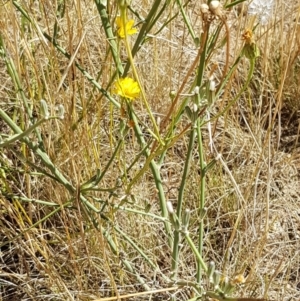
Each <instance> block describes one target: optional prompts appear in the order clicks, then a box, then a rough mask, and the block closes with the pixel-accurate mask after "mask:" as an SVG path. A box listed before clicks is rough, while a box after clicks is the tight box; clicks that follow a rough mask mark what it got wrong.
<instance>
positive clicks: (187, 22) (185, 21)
mask: <svg viewBox="0 0 300 301" xmlns="http://www.w3.org/2000/svg"><path fill="white" fill-rule="evenodd" d="M176 2H177V4H178V6H179V9H180V12H181V15H182V18H183V21H184V23H185V25H186V26H187V28H188V31H189V33H190V35H191V36H192V38H193V40H194V41H195V42H196V35H195V32H194V30H193V27H192V25H191V22H190V20H189V18H188V16H187V14H186V13H185V10H184V9H183V6H182V3H181V0H176ZM198 43H199V39H198Z"/></svg>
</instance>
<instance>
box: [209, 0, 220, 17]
mask: <svg viewBox="0 0 300 301" xmlns="http://www.w3.org/2000/svg"><path fill="white" fill-rule="evenodd" d="M209 10H210V11H211V12H212V14H213V15H215V16H218V17H221V15H222V7H221V4H220V2H219V1H216V0H214V1H211V2H210V3H209Z"/></svg>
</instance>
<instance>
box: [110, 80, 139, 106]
mask: <svg viewBox="0 0 300 301" xmlns="http://www.w3.org/2000/svg"><path fill="white" fill-rule="evenodd" d="M113 92H114V93H115V94H117V95H120V96H122V97H125V98H128V99H131V100H133V99H135V98H137V97H138V96H139V94H140V92H141V90H140V87H139V84H138V83H137V82H136V81H134V80H133V79H132V78H129V77H125V78H120V79H119V80H118V81H117V82H116V83H115V87H114V90H113Z"/></svg>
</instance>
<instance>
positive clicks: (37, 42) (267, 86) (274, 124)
mask: <svg viewBox="0 0 300 301" xmlns="http://www.w3.org/2000/svg"><path fill="white" fill-rule="evenodd" d="M62 2H64V1H62ZM151 4H152V3H151V1H145V0H139V1H138V0H136V1H133V3H132V5H131V6H132V7H133V8H134V9H135V10H136V11H137V12H138V13H139V14H140V16H144V15H145V14H146V12H147V11H148V8H149V7H150V6H151ZM20 5H21V6H22V7H23V8H24V9H25V10H26V11H27V12H28V14H29V15H30V17H31V18H32V20H34V22H35V23H36V25H37V28H38V29H37V28H35V27H34V26H33V24H32V23H30V22H28V21H27V20H26V19H25V18H24V17H22V16H21V14H20V12H19V11H18V10H17V9H16V7H15V6H14V5H13V3H12V2H11V1H9V2H5V3H3V5H2V6H1V7H0V20H2V21H1V22H0V26H1V36H2V39H3V41H4V44H5V47H6V49H7V52H8V54H9V58H10V59H11V60H12V61H13V62H14V64H15V66H16V70H17V74H18V75H19V77H20V79H21V82H22V87H23V90H24V92H25V95H26V97H27V99H28V104H29V106H30V108H31V109H32V110H33V112H34V114H35V115H36V116H39V115H40V113H39V112H40V99H42V98H43V99H45V100H46V102H47V104H48V107H49V110H50V111H51V113H52V114H55V112H56V107H57V105H59V104H63V106H64V108H65V118H64V120H57V119H55V120H49V121H47V122H46V123H43V125H42V126H41V128H40V131H41V133H42V141H43V143H44V147H45V151H46V153H47V154H48V155H49V157H50V158H51V160H52V162H54V164H55V166H56V167H57V168H58V169H59V170H60V172H61V173H62V174H63V175H64V176H65V177H66V179H67V180H68V181H69V182H70V183H71V184H72V185H73V187H75V192H74V193H73V194H72V193H71V192H70V191H69V190H68V189H66V187H65V186H64V185H62V184H61V183H59V182H57V181H55V180H54V179H52V178H51V177H49V176H45V175H43V174H42V173H43V172H45V170H47V171H48V173H50V172H49V170H48V169H47V168H45V167H43V165H42V164H41V161H40V159H39V157H38V156H36V155H35V154H34V153H33V152H32V150H30V149H29V148H27V147H25V146H24V144H23V143H20V142H15V143H14V144H12V145H10V146H9V147H6V148H1V153H0V171H1V180H0V183H1V185H0V187H1V190H0V201H1V230H0V233H1V234H0V243H1V252H0V259H1V261H0V298H2V300H95V299H97V298H103V297H109V296H112V295H117V296H119V295H126V294H129V293H135V292H143V291H146V290H155V289H159V288H167V287H169V286H170V283H169V282H168V278H169V277H170V273H171V253H172V250H171V249H170V247H169V246H168V238H167V234H166V232H165V228H164V225H163V222H162V218H161V215H160V206H159V200H158V196H157V189H156V186H155V182H154V178H153V174H152V173H151V171H150V170H147V172H145V173H144V174H143V175H142V177H141V178H139V179H138V181H137V182H136V183H135V185H134V186H133V188H132V190H131V194H130V196H127V199H126V202H125V203H124V204H122V206H123V207H126V208H125V209H126V210H125V209H124V210H120V209H119V210H117V208H116V206H118V205H119V204H120V203H122V200H123V199H124V196H125V195H126V191H125V190H126V187H127V185H128V184H129V183H130V181H131V180H132V179H133V178H134V176H135V175H136V174H137V173H138V172H139V170H140V169H141V168H142V167H143V166H144V164H145V158H144V157H143V156H138V154H139V152H140V151H141V149H140V146H139V144H138V142H137V140H136V138H135V135H134V132H133V130H132V129H130V130H129V135H128V136H127V137H126V140H125V141H124V143H123V144H122V145H121V147H120V150H119V152H118V154H117V156H116V158H115V160H113V163H112V164H111V165H110V166H109V169H108V171H107V172H106V174H105V177H104V178H103V180H102V181H101V185H100V188H101V191H89V192H87V193H86V195H85V197H86V198H87V200H88V201H90V202H91V203H92V204H93V205H94V206H95V207H97V208H103V207H102V206H104V205H105V206H106V207H105V208H104V209H103V211H102V213H101V215H100V214H96V213H93V212H92V211H89V210H88V209H87V208H86V207H85V206H84V205H83V204H82V203H81V201H80V199H79V197H78V194H79V193H80V185H81V184H82V183H84V182H86V181H87V180H88V179H90V178H91V177H92V176H93V175H95V174H96V172H97V169H100V170H101V171H103V170H104V169H105V167H106V165H107V164H108V161H109V159H110V158H111V156H112V154H113V152H114V150H115V148H116V146H117V143H118V137H119V135H120V131H119V128H120V126H121V122H122V120H121V118H120V115H121V113H120V110H117V109H116V108H113V106H112V105H111V104H110V103H109V102H108V100H107V99H106V98H105V97H104V96H103V95H102V93H101V92H100V91H98V90H97V89H95V87H94V86H93V85H92V84H91V83H90V81H89V80H88V79H87V77H86V76H85V75H84V74H82V73H81V72H80V71H79V70H78V69H77V68H76V66H75V63H74V62H75V61H76V62H79V63H80V64H81V65H82V66H84V69H85V70H86V71H87V72H88V73H89V74H90V75H91V76H92V77H93V78H95V79H97V81H98V82H99V83H100V85H101V86H102V87H103V88H106V87H107V85H108V84H109V82H110V80H111V78H112V74H113V72H114V64H113V59H112V57H111V54H110V53H109V45H108V42H107V39H106V37H105V35H104V31H103V28H102V26H101V20H100V17H99V13H98V11H97V9H96V6H95V4H94V2H93V1H78V0H75V1H66V7H65V13H64V16H63V17H62V18H60V17H59V15H58V14H57V11H58V3H55V1H48V0H44V1H29V0H24V1H20ZM289 5H290V6H288V5H287V4H285V3H284V1H282V0H277V1H276V11H275V13H274V18H273V21H272V24H269V25H268V26H265V27H261V28H259V29H258V31H257V33H256V36H257V43H258V45H259V47H260V49H261V57H260V59H259V60H258V62H257V63H256V69H255V76H254V78H253V80H252V82H251V85H250V86H249V87H248V89H247V91H246V92H245V93H244V94H243V97H241V99H240V100H239V101H238V102H237V103H236V105H235V106H234V107H232V108H231V109H230V110H229V111H228V112H227V113H226V114H224V115H223V116H221V117H219V118H218V119H216V120H214V121H213V122H212V123H211V128H212V132H213V133H212V136H213V140H214V144H215V148H216V150H217V152H218V153H221V154H222V159H221V160H219V161H218V162H217V163H216V165H215V166H214V168H213V169H212V170H210V171H209V173H208V174H207V178H206V182H207V183H206V185H207V187H206V192H207V194H206V207H207V214H206V216H205V218H204V220H203V223H204V250H203V257H204V259H205V261H206V262H209V261H210V260H213V261H214V262H215V264H216V267H217V269H218V270H220V271H222V272H223V275H225V276H228V277H230V278H234V276H235V275H238V274H243V275H245V277H247V281H246V283H245V284H243V285H240V286H238V287H237V288H236V295H237V296H242V297H246V296H253V297H259V296H263V297H268V298H269V299H270V300H298V299H299V298H300V282H299V281H300V280H299V279H300V268H299V266H300V253H299V250H300V203H299V198H300V195H299V191H300V185H299V169H300V158H299V154H298V152H299V147H300V146H299V141H298V139H299V138H298V137H299V103H298V95H299V91H298V90H299V74H298V72H299V70H298V67H299V59H298V54H299V35H300V28H299V25H298V24H299V1H294V3H293V4H289ZM199 6H200V3H198V2H197V1H194V2H189V3H188V6H187V9H186V10H187V12H188V14H189V16H190V18H191V20H192V24H193V27H194V29H195V31H196V34H197V35H199V34H200V32H201V24H202V21H201V16H200V15H199V13H198V12H199ZM110 10H111V14H112V16H115V15H116V13H117V7H116V3H115V2H114V1H110ZM177 11H178V8H177V6H176V5H174V6H173V7H168V9H167V10H166V11H165V13H164V14H163V16H162V17H161V18H160V19H159V21H158V22H157V23H156V25H155V26H154V28H153V29H152V31H151V34H152V35H151V39H150V40H149V42H147V43H145V44H144V45H143V46H142V48H141V50H140V51H139V52H138V55H137V56H136V58H135V62H136V66H137V68H138V72H139V74H140V76H141V78H142V82H143V85H144V88H145V91H146V94H147V98H148V101H149V104H150V106H151V110H152V112H153V114H154V116H155V118H158V117H160V118H163V117H164V116H165V115H166V114H167V110H168V108H169V106H170V105H171V102H172V100H171V98H170V96H169V93H170V91H172V90H174V91H177V90H178V88H179V86H180V85H181V83H182V81H183V80H184V77H185V75H186V73H187V72H188V70H189V68H190V66H191V64H192V63H193V61H194V60H195V57H196V55H197V48H196V47H195V46H194V43H193V41H192V39H191V38H190V36H189V34H188V30H187V28H186V26H185V24H184V23H183V22H182V18H181V16H180V14H179V15H178V16H177V18H176V19H175V20H174V21H173V22H171V23H169V24H168V25H167V26H166V27H165V28H164V29H163V30H161V31H160V32H159V33H158V34H157V35H156V32H157V31H158V30H159V29H160V27H161V25H162V24H163V22H164V21H165V20H166V18H167V16H168V14H169V13H171V14H175V13H176V12H177ZM243 12H245V8H244V7H240V8H239V10H237V9H233V10H231V11H230V12H228V17H227V18H228V23H229V25H230V28H231V32H230V36H231V48H232V49H231V52H230V61H231V62H233V60H234V58H235V57H236V53H237V51H238V49H239V47H240V45H241V43H242V41H241V38H240V37H241V33H242V32H243V31H244V29H245V27H246V26H247V25H246V24H247V23H249V22H250V20H249V17H247V15H246V14H245V13H244V14H243ZM55 20H57V21H58V25H59V34H58V38H57V42H58V44H59V45H60V46H61V47H62V48H64V49H65V50H66V51H67V52H68V53H70V54H71V56H73V55H74V57H72V59H71V60H69V59H67V58H66V57H65V56H63V55H62V54H61V53H59V52H58V51H57V49H55V47H53V45H52V44H51V43H50V42H49V41H47V40H46V39H45V38H44V37H43V35H42V32H46V33H48V34H50V36H51V35H52V33H53V30H54V25H55ZM139 26H141V25H139ZM222 35H224V33H223V32H222V33H221V36H222ZM120 55H121V58H122V59H123V60H124V61H125V60H126V52H125V48H123V47H121V54H120ZM224 57H225V48H224V47H223V48H221V49H216V52H215V54H214V56H213V58H212V60H211V61H210V63H209V65H208V66H207V69H208V70H212V69H213V68H214V64H215V63H216V64H218V67H217V69H216V72H215V76H216V77H217V79H218V80H221V77H222V70H223V67H224ZM72 60H73V61H72ZM70 62H71V63H70ZM247 70H248V63H247V61H246V60H244V61H243V62H242V63H241V64H240V66H239V69H238V71H237V72H235V74H234V76H233V77H232V80H231V82H230V83H229V84H228V86H227V87H228V91H227V97H226V95H225V96H224V95H222V96H221V98H220V99H219V100H218V101H217V103H216V104H215V106H214V107H213V109H212V111H211V114H212V116H214V115H215V114H217V112H218V111H220V110H221V109H222V108H223V107H224V106H225V105H226V103H227V102H228V101H229V99H230V97H234V95H236V94H237V93H238V91H239V89H240V88H241V86H242V85H243V83H244V81H245V78H246V76H247ZM207 73H208V72H207ZM207 75H208V74H206V76H207ZM195 76H196V75H195V73H194V77H195ZM0 77H1V89H0V95H1V100H0V106H1V108H2V109H3V110H4V111H5V112H6V113H7V114H8V115H9V116H10V117H11V118H12V119H13V120H14V122H15V123H16V124H18V125H19V126H20V127H21V128H23V129H24V128H27V127H28V125H29V118H28V115H27V114H26V111H25V109H24V106H23V104H22V101H21V96H20V93H19V92H18V91H16V89H15V86H14V82H13V81H12V79H11V77H9V76H8V72H7V68H6V65H5V62H4V60H3V59H1V60H0ZM192 79H193V77H191V78H189V80H188V83H191V82H192ZM186 87H189V85H187V86H186ZM188 92H189V90H188V89H187V88H186V90H185V91H184V93H188ZM134 107H135V109H136V112H137V113H138V118H139V123H140V126H141V128H142V130H144V131H145V132H146V129H147V127H148V126H150V124H151V122H150V120H149V116H148V114H147V112H146V110H145V108H144V106H143V105H142V103H141V102H139V101H136V102H134ZM187 122H188V120H187V118H186V117H184V118H183V121H182V123H181V124H180V125H179V127H178V129H177V130H178V132H179V131H180V129H183V128H184V127H185V126H186V124H187ZM0 128H1V136H2V138H3V139H4V138H6V136H5V135H11V134H12V132H11V130H10V129H9V128H8V126H7V125H6V123H5V122H4V120H2V119H1V120H0ZM203 136H204V137H203V143H204V148H205V150H206V154H205V156H206V158H205V160H206V161H207V162H209V161H210V160H211V159H213V155H212V154H211V152H210V151H209V141H210V138H209V136H210V135H209V131H208V128H207V126H205V127H204V128H203ZM29 137H30V139H32V141H33V142H35V143H36V142H37V138H36V136H35V134H34V133H31V134H30V136H29ZM147 137H148V139H150V138H149V136H147ZM188 142H189V141H188V135H186V136H183V137H182V139H180V140H179V141H178V142H177V143H176V144H175V145H174V146H172V148H170V149H169V150H168V152H167V154H166V157H165V160H164V164H163V165H162V166H161V169H160V172H161V175H162V180H163V183H162V185H163V188H164V191H165V195H166V198H167V199H168V200H171V201H172V202H173V205H174V206H176V200H177V195H178V187H179V183H180V181H181V176H182V171H183V165H184V160H185V156H186V153H187V149H188ZM197 156H198V153H197V147H196V146H195V148H194V151H193V162H192V166H191V169H190V172H189V174H188V177H187V179H186V182H187V187H186V191H185V207H188V208H190V209H191V210H192V217H191V222H190V227H189V231H190V233H191V237H192V239H194V241H197V236H198V233H197V232H198V227H199V213H198V210H196V209H197V208H198V197H199V186H200V181H201V177H200V172H199V166H198V165H199V164H198V157H197ZM135 158H136V162H135V164H134V165H133V167H132V168H131V169H130V170H129V171H128V172H127V168H128V167H129V165H130V164H131V163H132V162H133V161H134V159H135ZM30 163H32V164H33V163H34V164H36V165H37V166H39V167H40V168H43V170H37V169H36V168H33V167H32V166H31V165H30ZM121 177H122V181H123V182H122V183H121V185H120V187H118V189H115V188H116V186H117V185H119V184H120V183H119V181H118V179H120V178H121ZM14 197H15V198H14ZM28 200H43V201H46V202H49V203H51V204H49V203H48V204H46V205H45V204H43V203H39V202H37V201H31V202H28ZM66 202H71V206H64V204H66ZM146 207H147V208H148V207H149V208H150V209H149V208H148V209H149V210H150V211H149V212H146V210H145V208H146ZM55 210H56V211H55ZM134 211H138V212H139V213H136V212H134ZM141 212H143V214H141ZM104 216H105V218H104ZM237 221H239V222H238V223H237ZM133 244H136V246H138V247H139V248H140V249H141V250H143V252H144V253H145V256H147V258H148V259H149V260H151V261H152V262H153V263H155V265H157V266H158V267H159V270H156V271H155V269H154V268H153V267H151V265H150V264H149V263H148V262H147V260H145V258H143V256H142V255H141V252H139V251H138V250H137V249H136V248H135V247H134V246H133ZM113 246H114V247H113ZM126 263H130V266H131V267H132V269H133V270H132V271H129V269H128V266H127V267H126ZM195 271H196V263H195V258H194V255H193V253H192V252H191V250H190V248H189V246H188V245H186V244H184V243H183V246H182V249H181V253H180V264H179V279H182V280H184V281H194V278H195V273H196V272H195ZM204 286H206V284H205V283H204ZM173 293H174V292H172V291H171V292H162V293H158V294H153V295H150V294H146V295H143V296H140V297H138V298H136V300H137V299H143V300H151V299H152V298H153V299H154V300H157V301H158V300H163V299H167V298H169V297H170V296H171V294H173ZM193 293H194V292H193V290H192V289H191V288H186V287H184V288H180V289H178V290H176V296H177V297H178V299H183V300H188V299H190V298H192V297H193Z"/></svg>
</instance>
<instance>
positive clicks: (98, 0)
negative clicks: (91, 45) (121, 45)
mask: <svg viewBox="0 0 300 301" xmlns="http://www.w3.org/2000/svg"><path fill="white" fill-rule="evenodd" d="M94 1H95V4H96V6H97V9H98V12H99V15H100V18H101V22H102V25H103V28H104V31H105V34H106V37H107V39H108V41H109V43H108V44H109V47H110V50H111V53H112V56H113V59H114V62H115V64H116V68H117V70H118V72H119V75H123V73H124V69H123V66H122V62H121V59H120V56H119V52H118V44H117V40H116V37H115V36H114V33H113V30H112V27H111V24H110V20H109V17H108V13H107V10H106V5H107V0H94Z"/></svg>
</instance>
